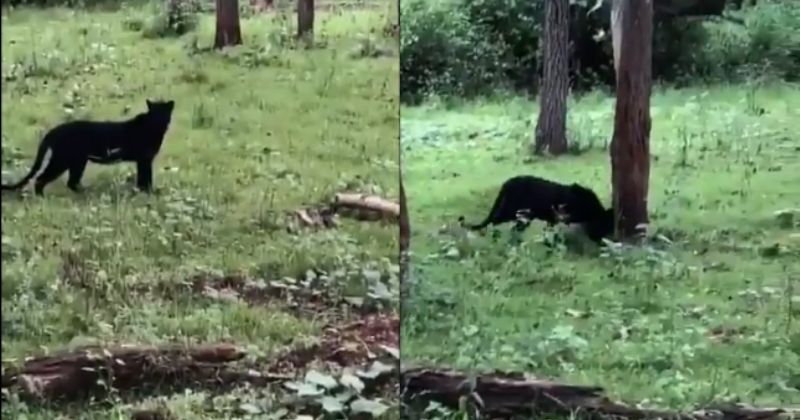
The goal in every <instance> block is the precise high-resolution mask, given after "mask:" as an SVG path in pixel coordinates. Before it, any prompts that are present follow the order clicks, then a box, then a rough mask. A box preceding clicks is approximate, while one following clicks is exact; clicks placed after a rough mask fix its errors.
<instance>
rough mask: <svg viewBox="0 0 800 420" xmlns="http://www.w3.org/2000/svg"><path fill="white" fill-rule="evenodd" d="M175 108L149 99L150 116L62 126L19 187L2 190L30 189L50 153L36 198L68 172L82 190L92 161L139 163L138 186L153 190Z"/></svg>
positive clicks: (46, 139)
mask: <svg viewBox="0 0 800 420" xmlns="http://www.w3.org/2000/svg"><path fill="white" fill-rule="evenodd" d="M174 108H175V101H171V100H170V101H160V102H159V101H151V100H147V112H145V113H141V114H138V115H136V116H135V117H133V118H131V119H129V120H126V121H87V120H79V121H70V122H66V123H63V124H61V125H58V126H56V127H55V128H53V129H52V130H50V131H49V132H48V133H47V134H45V136H44V138H43V139H42V141H41V142H40V143H39V150H38V151H37V152H36V159H35V160H34V162H33V167H32V168H31V170H30V172H28V174H27V175H25V177H24V178H22V179H21V180H20V181H19V182H17V183H16V184H13V185H2V189H3V190H16V189H20V188H22V187H24V186H25V184H27V183H28V181H30V179H31V178H33V177H34V176H36V174H37V172H39V169H40V168H41V167H42V162H43V161H44V156H45V153H47V151H48V150H49V151H50V152H51V153H50V161H49V162H48V163H47V166H46V167H45V168H44V171H42V173H41V174H39V176H38V177H37V178H36V183H35V186H34V191H35V193H36V195H40V196H41V195H43V193H44V187H45V186H46V185H47V184H49V183H51V182H53V181H54V180H55V179H56V178H58V177H59V176H61V175H62V174H63V173H64V172H66V171H69V179H68V180H67V186H68V187H69V188H70V189H71V190H73V191H75V192H80V191H81V186H80V182H81V178H82V177H83V172H84V170H85V169H86V164H87V163H88V162H89V161H91V162H94V163H99V164H114V163H118V162H136V171H137V177H136V185H137V187H139V189H140V190H142V191H146V192H149V191H151V189H152V186H153V160H154V159H155V157H156V155H157V154H158V152H159V150H160V149H161V144H162V143H163V141H164V135H165V134H166V133H167V129H168V128H169V123H170V121H171V119H172V111H173V109H174Z"/></svg>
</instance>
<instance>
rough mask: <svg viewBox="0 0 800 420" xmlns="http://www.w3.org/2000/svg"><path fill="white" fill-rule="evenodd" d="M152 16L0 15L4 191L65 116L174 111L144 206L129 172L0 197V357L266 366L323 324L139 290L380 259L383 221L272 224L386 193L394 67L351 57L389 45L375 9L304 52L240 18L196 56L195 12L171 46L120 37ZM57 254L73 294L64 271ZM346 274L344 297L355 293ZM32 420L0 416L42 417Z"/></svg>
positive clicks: (205, 30)
mask: <svg viewBox="0 0 800 420" xmlns="http://www.w3.org/2000/svg"><path fill="white" fill-rule="evenodd" d="M151 13H152V11H151V9H150V8H149V7H147V8H132V9H123V10H121V11H112V12H108V11H106V12H103V11H92V12H88V11H75V10H67V9H46V10H31V9H17V10H14V11H11V12H4V13H3V22H2V23H3V25H2V35H3V50H2V70H3V82H2V100H3V108H2V137H3V141H2V147H3V179H4V180H5V182H8V181H11V180H14V179H18V178H19V177H21V176H22V175H23V174H24V173H25V172H26V171H27V170H28V168H29V167H30V165H31V163H32V159H33V155H34V153H35V149H36V145H37V143H38V142H39V140H40V138H41V136H42V135H43V133H44V132H45V131H46V130H47V129H49V128H52V127H53V126H55V125H56V124H58V123H60V122H63V121H65V120H66V119H67V118H68V116H69V115H68V114H71V115H72V117H73V118H75V117H86V118H92V119H120V118H123V117H124V116H132V115H134V114H136V113H138V112H142V111H143V110H144V109H145V99H146V98H165V99H174V100H175V101H176V110H175V114H174V115H173V122H172V125H171V127H170V129H169V131H168V133H167V136H166V139H165V144H164V147H163V148H162V150H161V153H160V155H159V157H158V158H157V160H156V165H155V168H156V169H155V174H154V183H155V187H156V188H157V190H158V191H157V193H156V194H154V195H145V194H134V193H132V185H131V183H130V182H129V180H128V178H129V177H130V176H131V175H132V174H133V173H134V171H135V168H134V167H133V165H118V166H112V167H109V166H100V165H94V166H92V165H90V166H89V168H88V169H87V172H86V175H85V177H84V180H83V185H84V187H85V188H86V192H85V193H84V194H83V195H76V194H74V193H72V192H71V191H70V190H68V189H67V188H66V185H65V184H66V176H64V177H62V178H61V179H59V180H57V181H56V182H54V183H52V184H50V185H49V186H48V188H47V189H46V191H45V197H44V198H38V197H34V196H33V195H32V194H31V193H30V191H28V192H26V193H25V194H23V195H22V196H20V195H19V194H14V193H9V194H6V193H4V195H3V202H2V224H3V232H2V241H3V255H2V262H3V265H2V277H3V282H2V299H3V300H2V302H3V321H2V322H3V325H2V338H3V340H2V350H3V359H4V361H12V360H19V358H21V357H23V356H27V355H32V354H40V353H42V352H43V351H49V350H53V349H57V348H62V347H65V346H71V345H75V344H85V343H94V342H101V343H111V342H130V343H163V342H172V341H179V342H183V341H191V342H208V341H216V340H230V341H233V342H236V343H239V344H242V345H245V346H247V347H248V348H250V349H252V350H253V351H254V352H255V353H257V354H259V355H261V356H262V357H267V356H268V355H270V354H274V353H275V352H277V351H280V350H282V349H285V348H286V346H289V345H292V344H294V343H298V342H300V341H304V340H307V339H313V337H315V336H316V335H317V334H318V333H319V332H320V331H319V328H320V327H321V326H322V324H323V322H324V318H320V319H318V320H317V319H308V318H301V317H296V316H293V315H292V314H290V313H288V312H284V311H282V310H280V309H278V308H274V307H269V306H258V305H248V304H246V303H243V302H227V301H225V302H222V301H213V300H211V299H206V298H203V297H200V296H192V295H191V294H189V293H185V294H179V295H178V296H173V297H169V298H168V297H166V296H162V295H159V294H158V293H157V292H154V291H148V286H151V285H155V284H156V283H162V282H166V283H177V282H180V281H184V280H186V279H187V278H188V277H190V276H192V275H194V274H197V273H205V272H212V273H217V272H218V273H232V272H234V273H245V274H246V275H248V276H251V277H257V278H263V279H266V280H274V279H280V278H282V277H284V276H298V275H301V274H302V273H305V272H306V271H307V270H310V269H319V270H334V269H341V268H347V269H353V268H354V267H355V268H360V267H364V266H375V267H377V268H379V269H381V270H383V269H386V268H387V266H388V265H391V264H396V258H397V257H396V253H397V245H396V243H397V228H396V226H394V225H392V224H388V223H366V222H357V221H350V220H346V219H345V220H342V226H341V227H340V228H338V229H336V230H331V231H320V232H311V231H308V232H305V231H304V232H301V233H300V234H291V233H289V232H287V230H286V229H285V223H284V222H285V221H286V217H285V216H284V214H285V212H286V211H289V210H293V209H296V208H298V207H301V206H304V205H314V204H318V203H321V202H328V201H329V200H330V199H331V198H332V195H333V194H334V193H335V192H338V191H341V190H345V189H348V190H351V191H352V190H356V191H373V192H376V193H379V194H381V195H384V196H388V197H390V198H393V197H396V196H397V188H398V178H397V177H398V175H397V169H396V168H397V165H398V162H399V156H398V151H397V143H396V142H397V140H396V139H397V130H398V124H399V122H398V106H399V105H398V93H397V89H398V84H399V81H398V63H397V59H396V55H394V56H385V57H379V58H359V57H356V56H353V55H352V54H351V53H352V52H353V51H354V49H355V50H358V48H363V46H362V47H359V45H363V42H362V41H360V38H361V37H363V36H365V35H366V34H369V33H375V34H377V35H373V37H374V38H375V39H377V42H378V43H379V44H381V45H384V46H387V47H391V46H392V45H394V42H393V41H392V40H391V39H385V38H382V37H381V35H380V34H381V32H380V31H381V29H382V28H383V26H384V25H385V23H386V19H387V17H386V16H385V14H384V13H383V12H382V11H380V10H378V11H347V12H334V13H328V12H319V13H318V14H317V20H316V23H317V41H318V42H319V43H320V44H321V46H320V47H318V48H314V49H311V50H304V49H294V48H290V45H289V43H287V42H285V35H286V34H289V35H290V36H291V34H292V31H293V29H292V27H293V25H294V22H293V21H292V20H290V21H289V23H288V24H287V23H285V22H282V21H280V20H279V19H278V18H277V17H275V16H274V15H272V14H269V15H261V16H251V17H247V18H244V19H243V20H242V33H243V35H244V38H245V40H244V46H242V47H238V48H235V49H231V50H228V51H225V52H213V51H208V50H207V49H206V48H205V47H208V46H210V44H211V43H212V41H213V36H214V18H213V16H212V15H203V16H202V17H201V19H200V21H199V26H198V28H197V29H196V31H194V32H192V33H189V34H187V35H185V36H183V37H181V38H150V37H145V36H143V34H142V33H140V32H139V31H137V30H136V29H138V28H139V27H143V28H144V29H145V30H147V28H148V27H147V25H149V24H152V22H153V21H152V20H150V17H149V16H150V14H151ZM132 22H133V23H132ZM136 22H139V24H137V23H136ZM287 25H288V26H287ZM391 48H394V47H391ZM66 254H69V255H71V256H72V261H73V262H72V263H70V264H71V265H76V264H77V266H79V267H78V268H80V270H82V272H83V273H84V275H83V277H82V278H81V282H83V283H82V284H75V279H72V278H69V276H67V275H65V274H64V269H65V268H68V267H66V266H67V265H69V264H66V262H65V261H66V260H65V255H66ZM73 268H74V267H73ZM352 277H353V278H352V279H350V280H352V284H348V286H347V287H348V290H350V291H351V292H352V293H363V290H362V289H363V281H362V279H361V278H358V277H356V276H352ZM343 281H344V280H343ZM171 404H173V405H174V407H177V408H178V410H176V411H178V414H180V415H181V418H187V419H188V418H201V417H202V416H206V415H207V416H210V417H208V418H219V415H220V414H219V413H213V412H211V413H205V414H203V407H204V405H203V404H204V403H203V401H202V398H199V397H187V396H179V397H175V399H174V400H173V401H172V403H171ZM120 407H121V406H117V407H114V408H111V409H108V408H103V407H100V408H97V409H96V410H87V409H86V407H78V408H76V409H75V410H74V411H69V412H68V413H69V415H68V417H69V418H84V419H88V418H98V419H99V418H102V419H106V418H116V416H117V415H119V416H123V417H124V413H125V411H126V410H127V409H126V408H125V407H122V408H120ZM180 407H184V408H180ZM37 410H39V409H34V408H31V409H30V410H28V409H25V408H24V407H19V406H14V405H9V404H5V403H4V404H3V415H4V416H5V415H6V414H8V415H10V416H11V418H20V419H21V418H29V419H34V418H47V419H50V418H55V416H56V414H55V412H50V411H41V410H39V411H37ZM109 410H110V411H109ZM115 413H120V414H115ZM121 418H122V417H121Z"/></svg>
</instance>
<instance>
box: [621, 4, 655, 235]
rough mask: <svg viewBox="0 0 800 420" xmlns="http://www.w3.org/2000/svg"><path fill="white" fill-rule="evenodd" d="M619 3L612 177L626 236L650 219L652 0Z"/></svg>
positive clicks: (638, 233) (622, 230) (637, 233)
mask: <svg viewBox="0 0 800 420" xmlns="http://www.w3.org/2000/svg"><path fill="white" fill-rule="evenodd" d="M616 3H618V4H616ZM615 6H616V7H618V9H617V13H615V18H616V19H614V20H613V21H614V22H615V23H616V25H615V26H614V27H613V29H612V30H613V31H614V33H613V34H612V36H613V35H614V34H617V36H618V38H615V39H619V41H618V42H617V44H618V45H619V48H618V49H616V48H615V52H614V57H615V60H616V61H618V63H617V64H616V65H615V68H616V73H617V101H616V109H615V113H614V136H613V138H612V140H611V148H610V154H611V178H612V184H613V206H614V210H615V213H616V214H615V233H616V236H617V238H619V239H622V240H627V239H634V238H636V237H638V236H639V235H640V234H641V233H643V230H642V226H641V225H643V224H646V223H648V216H647V192H648V187H649V185H648V184H649V179H650V88H651V83H652V80H651V71H652V69H651V57H652V38H653V25H652V22H653V3H652V0H615ZM615 47H616V45H615ZM617 50H618V51H617Z"/></svg>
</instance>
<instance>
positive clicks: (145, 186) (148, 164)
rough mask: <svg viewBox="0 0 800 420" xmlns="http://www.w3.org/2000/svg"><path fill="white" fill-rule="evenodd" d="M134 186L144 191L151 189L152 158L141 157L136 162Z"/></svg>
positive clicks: (150, 190)
mask: <svg viewBox="0 0 800 420" xmlns="http://www.w3.org/2000/svg"><path fill="white" fill-rule="evenodd" d="M136 186H137V187H138V188H139V189H140V190H141V191H144V192H148V193H149V192H152V190H153V160H152V159H141V160H138V161H137V162H136Z"/></svg>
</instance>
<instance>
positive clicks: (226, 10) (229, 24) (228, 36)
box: [214, 0, 242, 49]
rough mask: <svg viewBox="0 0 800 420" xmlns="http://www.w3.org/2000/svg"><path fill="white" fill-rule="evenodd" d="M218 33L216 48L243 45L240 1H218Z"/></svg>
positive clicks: (215, 42)
mask: <svg viewBox="0 0 800 420" xmlns="http://www.w3.org/2000/svg"><path fill="white" fill-rule="evenodd" d="M216 6H217V31H216V35H215V36H214V48H217V49H219V48H225V47H230V46H233V45H239V44H241V43H242V30H241V28H240V26H239V0H216Z"/></svg>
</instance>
